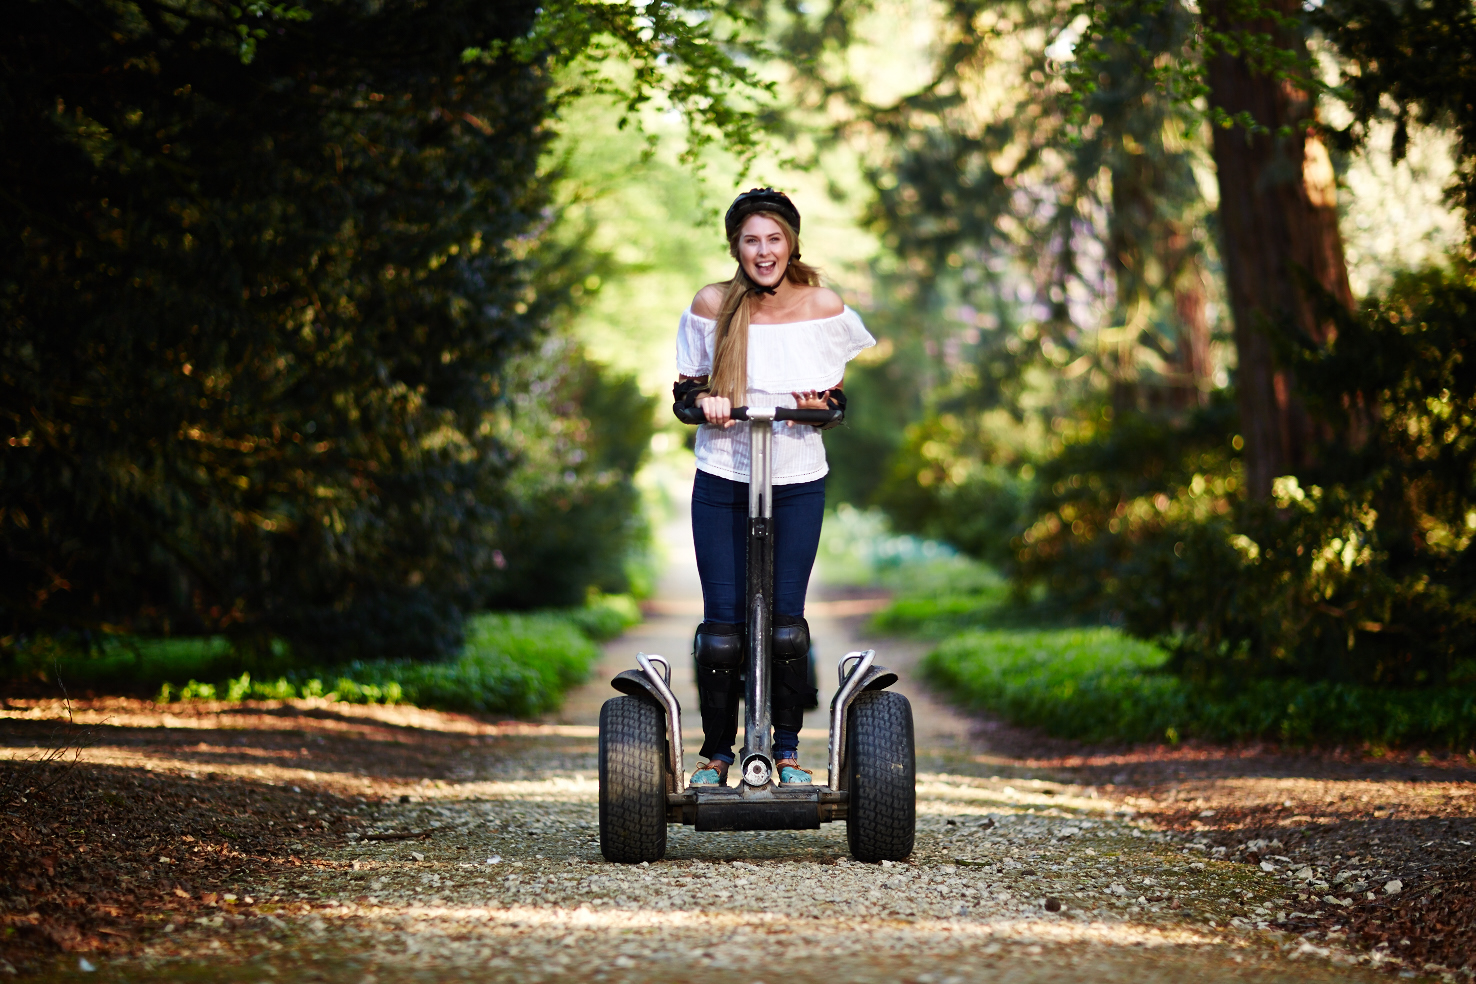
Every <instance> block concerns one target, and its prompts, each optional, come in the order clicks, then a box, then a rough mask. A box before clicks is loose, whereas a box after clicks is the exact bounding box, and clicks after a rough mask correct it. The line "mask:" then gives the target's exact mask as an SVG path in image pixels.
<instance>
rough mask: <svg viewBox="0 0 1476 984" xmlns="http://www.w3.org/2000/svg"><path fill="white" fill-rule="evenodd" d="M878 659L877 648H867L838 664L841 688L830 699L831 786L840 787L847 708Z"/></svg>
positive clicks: (837, 670)
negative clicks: (851, 665)
mask: <svg viewBox="0 0 1476 984" xmlns="http://www.w3.org/2000/svg"><path fill="white" fill-rule="evenodd" d="M853 659H854V660H856V667H855V669H853V670H851V672H850V673H847V672H846V663H848V662H849V661H851V660H853ZM875 661H876V650H875V649H867V650H865V651H864V652H859V653H846V655H844V656H842V657H841V658H840V662H839V663H837V664H836V672H837V673H838V674H839V675H840V689H839V690H837V691H836V692H835V696H834V697H833V698H831V701H830V776H829V779H830V788H831V789H840V788H841V786H840V767H841V748H842V746H843V744H844V742H845V723H846V708H847V707H848V706H849V705H850V703H851V697H852V696H854V691H855V689H856V688H857V687H858V686H860V684H861V679H862V678H863V677H864V676H866V671H867V670H869V669H871V664H872V663H873V662H875Z"/></svg>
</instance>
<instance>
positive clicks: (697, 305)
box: [692, 284, 723, 319]
mask: <svg viewBox="0 0 1476 984" xmlns="http://www.w3.org/2000/svg"><path fill="white" fill-rule="evenodd" d="M722 306H723V285H722V284H708V285H707V286H706V287H704V288H702V289H701V290H699V291H698V292H697V296H696V297H694V298H692V313H693V314H695V315H697V317H699V318H708V319H711V318H716V317H717V316H718V311H719V309H721V308H722Z"/></svg>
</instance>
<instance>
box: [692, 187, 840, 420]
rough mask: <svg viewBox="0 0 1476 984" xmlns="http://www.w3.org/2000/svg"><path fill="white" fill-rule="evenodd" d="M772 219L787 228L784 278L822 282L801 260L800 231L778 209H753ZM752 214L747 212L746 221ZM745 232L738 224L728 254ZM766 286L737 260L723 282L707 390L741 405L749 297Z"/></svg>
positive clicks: (734, 252)
mask: <svg viewBox="0 0 1476 984" xmlns="http://www.w3.org/2000/svg"><path fill="white" fill-rule="evenodd" d="M753 215H762V216H764V217H765V218H768V219H773V220H774V221H775V222H777V223H778V224H779V228H780V229H782V230H784V239H785V241H786V242H788V243H789V267H788V268H787V269H786V270H785V271H784V279H785V280H788V281H789V282H790V283H792V284H799V285H801V286H804V287H819V286H820V271H819V270H817V269H815V268H814V267H812V266H810V265H809V264H808V263H801V262H800V246H799V234H798V233H796V232H795V231H794V226H792V225H790V224H789V223H788V222H786V221H785V220H784V217H783V216H781V215H780V214H779V213H777V212H754V213H753ZM751 217H752V216H745V217H744V222H745V223H747V221H748V219H749V218H751ZM742 235H743V228H742V226H739V228H738V230H737V231H735V232H734V233H733V236H732V238H731V239H729V240H728V254H729V255H730V256H732V257H733V259H735V260H736V259H738V240H739V239H740V238H741V237H742ZM761 290H763V288H762V287H760V286H759V285H758V284H756V283H754V282H753V281H752V280H751V279H749V276H748V274H747V273H745V272H744V270H743V264H742V263H741V262H740V263H739V264H738V270H737V272H736V273H734V274H733V279H732V280H729V281H727V282H725V283H724V284H723V302H722V304H721V305H720V306H719V307H718V316H717V331H716V333H715V337H714V338H713V353H712V375H711V376H710V377H709V378H708V383H707V391H708V392H709V393H711V394H712V395H713V396H726V397H727V398H728V399H730V400H732V401H733V405H734V406H742V405H743V404H744V403H745V402H747V400H748V319H749V315H750V311H749V306H750V303H751V301H750V298H751V297H752V296H753V295H754V294H756V293H758V292H759V291H761Z"/></svg>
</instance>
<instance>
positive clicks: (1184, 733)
mask: <svg viewBox="0 0 1476 984" xmlns="http://www.w3.org/2000/svg"><path fill="white" fill-rule="evenodd" d="M1165 660H1166V656H1165V654H1164V652H1163V651H1162V650H1161V649H1159V648H1157V647H1156V646H1153V645H1151V644H1149V643H1145V642H1141V641H1139V640H1136V639H1130V638H1128V637H1127V636H1125V635H1123V634H1122V633H1121V632H1119V631H1118V630H1116V629H1110V628H1089V629H1037V630H1010V629H993V630H983V631H971V632H964V633H961V634H958V635H955V636H953V637H951V638H949V639H946V640H945V641H944V642H943V643H942V644H941V645H939V646H938V648H937V649H935V650H933V652H932V653H930V654H929V655H928V656H927V657H926V659H925V660H924V662H923V671H924V673H925V675H926V676H927V677H928V678H929V679H930V680H931V681H932V682H934V683H935V684H937V685H938V686H939V687H941V688H942V689H944V690H946V691H948V692H950V693H952V694H954V695H955V696H956V698H957V699H958V700H959V701H960V702H961V703H964V704H966V705H968V706H972V707H975V708H979V709H982V710H988V711H992V712H994V713H997V714H999V715H1001V716H1002V717H1004V718H1005V719H1006V720H1009V721H1012V722H1014V723H1017V724H1023V725H1029V726H1033V727H1039V728H1042V729H1044V730H1045V731H1047V732H1049V733H1050V734H1053V735H1057V736H1060V737H1063V738H1076V739H1082V740H1086V741H1113V740H1115V741H1131V742H1144V741H1168V742H1170V743H1177V742H1178V741H1180V740H1181V739H1183V738H1189V737H1196V738H1206V739H1209V740H1212V741H1239V740H1246V739H1273V740H1276V741H1284V742H1289V743H1294V744H1331V743H1335V742H1336V743H1343V742H1350V743H1354V744H1363V743H1369V744H1372V745H1375V746H1377V745H1389V746H1392V745H1399V746H1409V745H1427V746H1440V747H1452V748H1458V749H1459V748H1468V747H1471V746H1472V745H1473V743H1476V691H1472V690H1466V689H1455V688H1446V689H1440V690H1435V689H1431V690H1391V689H1385V688H1377V687H1369V686H1359V685H1354V684H1343V683H1331V682H1318V683H1307V682H1304V681H1300V680H1259V681H1250V682H1247V683H1243V684H1241V685H1239V686H1237V687H1235V688H1234V689H1228V688H1209V687H1197V686H1194V685H1191V684H1189V683H1186V682H1185V681H1184V680H1181V679H1180V678H1179V677H1176V676H1173V675H1171V674H1169V673H1166V672H1163V670H1162V669H1161V668H1162V666H1163V664H1164V662H1165Z"/></svg>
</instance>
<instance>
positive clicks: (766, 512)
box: [741, 407, 774, 786]
mask: <svg viewBox="0 0 1476 984" xmlns="http://www.w3.org/2000/svg"><path fill="white" fill-rule="evenodd" d="M748 419H749V424H748V454H749V460H748V518H749V521H750V523H751V522H752V521H754V520H758V519H762V520H771V519H773V516H774V424H773V420H774V408H773V407H762V408H750V409H749V412H748ZM751 604H752V610H751V611H750V612H749V613H748V635H749V647H750V649H751V650H752V653H753V656H754V659H753V664H752V665H750V666H749V668H748V669H749V672H748V691H747V693H745V694H744V698H743V704H744V714H743V751H742V759H741V775H742V777H743V782H744V783H746V784H747V785H750V786H767V785H769V783H770V782H771V781H772V780H773V777H774V755H773V746H774V737H773V713H772V711H771V710H770V708H769V689H770V679H769V677H770V673H771V672H772V668H771V667H770V665H769V647H770V635H771V632H770V625H769V606H770V605H771V604H773V601H772V599H770V598H766V597H764V595H763V594H762V593H758V594H755V595H754V597H753V599H752V602H751Z"/></svg>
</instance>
